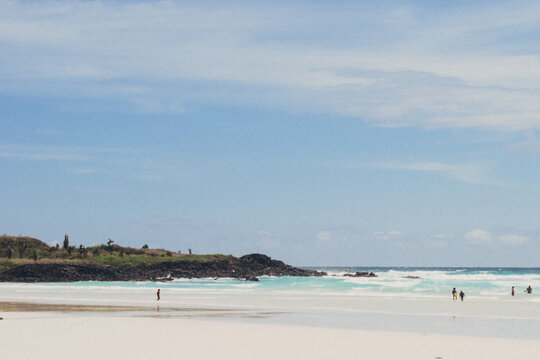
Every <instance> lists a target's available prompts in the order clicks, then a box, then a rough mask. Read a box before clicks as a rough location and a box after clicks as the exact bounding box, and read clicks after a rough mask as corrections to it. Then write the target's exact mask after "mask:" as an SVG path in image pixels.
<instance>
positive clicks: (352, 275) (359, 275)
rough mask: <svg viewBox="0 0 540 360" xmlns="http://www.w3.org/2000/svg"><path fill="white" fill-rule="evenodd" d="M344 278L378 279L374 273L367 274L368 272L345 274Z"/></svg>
mask: <svg viewBox="0 0 540 360" xmlns="http://www.w3.org/2000/svg"><path fill="white" fill-rule="evenodd" d="M343 276H348V277H377V275H376V274H375V273H373V272H367V271H357V272H355V273H346V274H343Z"/></svg>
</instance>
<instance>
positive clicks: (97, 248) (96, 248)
mask: <svg viewBox="0 0 540 360" xmlns="http://www.w3.org/2000/svg"><path fill="white" fill-rule="evenodd" d="M92 253H93V254H94V256H98V255H99V247H97V246H96V247H95V248H94V250H93V251H92Z"/></svg>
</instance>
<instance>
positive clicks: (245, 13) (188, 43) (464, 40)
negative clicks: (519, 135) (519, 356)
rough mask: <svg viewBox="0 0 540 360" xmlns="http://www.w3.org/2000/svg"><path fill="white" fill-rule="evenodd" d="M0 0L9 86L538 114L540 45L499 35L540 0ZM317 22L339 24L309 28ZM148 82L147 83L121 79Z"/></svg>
mask: <svg viewBox="0 0 540 360" xmlns="http://www.w3.org/2000/svg"><path fill="white" fill-rule="evenodd" d="M1 6H2V10H3V11H2V13H0V41H1V42H0V44H1V45H0V53H3V54H8V55H4V56H0V69H1V70H0V78H1V79H2V82H1V84H2V85H0V91H3V92H8V93H14V92H33V93H43V92H44V90H45V89H46V90H47V93H48V94H54V93H57V94H62V95H64V96H66V95H73V94H75V95H76V96H78V95H84V96H98V97H99V96H108V97H110V94H108V93H110V92H111V91H113V93H114V94H113V95H114V96H116V97H117V98H119V99H122V100H127V101H128V102H129V103H132V104H138V106H141V107H143V108H144V109H146V110H147V111H162V110H163V111H168V112H182V111H184V109H185V104H186V102H190V101H191V102H196V101H204V102H205V103H207V102H209V101H218V102H223V101H228V102H229V101H233V102H240V103H242V104H246V103H249V104H258V105H261V104H263V105H264V104H268V103H271V105H272V106H273V107H276V105H277V106H281V107H287V108H288V107H295V108H298V109H300V110H302V111H313V110H319V111H320V110H324V111H329V112H332V113H339V114H346V115H352V116H355V117H358V118H361V119H365V120H367V121H370V122H372V123H374V124H376V125H383V126H422V127H427V128H441V127H443V128H447V127H475V128H488V129H498V130H504V131H512V130H519V129H530V128H535V129H538V128H540V102H538V101H537V99H538V97H539V96H540V58H538V56H536V54H535V53H534V52H533V53H532V54H531V51H530V50H527V51H525V50H523V51H514V52H511V53H509V52H504V51H503V49H504V46H509V45H513V43H512V40H508V41H506V42H504V40H502V39H503V38H504V37H500V38H501V39H500V40H499V41H500V42H501V43H500V44H498V46H497V44H495V45H493V44H492V43H493V41H491V40H492V37H494V36H496V35H497V34H498V33H500V32H502V33H503V34H505V35H508V34H507V33H508V32H511V34H520V33H521V32H524V33H527V32H534V31H537V30H538V29H537V28H538V26H537V25H536V24H539V23H540V15H538V14H540V9H539V7H538V5H536V4H532V5H523V6H520V7H515V6H512V5H511V4H497V5H496V6H495V5H492V4H490V6H488V7H484V6H481V5H477V6H473V7H467V11H464V10H463V9H462V8H460V7H459V6H458V5H456V8H455V9H454V10H455V11H448V12H434V13H430V10H429V9H428V8H422V7H421V6H415V7H414V6H411V7H400V8H397V7H396V6H394V5H390V6H387V5H384V4H380V5H377V11H376V15H369V14H373V11H369V10H370V6H368V5H361V4H357V5H355V6H353V7H352V10H351V8H347V9H345V8H341V7H340V6H335V7H333V8H332V9H326V10H320V9H317V7H310V8H309V9H306V7H304V6H297V5H295V4H293V3H291V4H273V5H265V4H262V5H258V6H255V5H249V4H243V6H241V7H238V6H234V5H230V6H228V5H227V4H221V5H219V6H216V4H209V3H204V2H197V3H193V4H188V3H176V2H169V1H161V2H151V3H141V2H137V3H121V4H120V3H114V4H113V3H103V2H63V1H59V2H55V3H46V4H45V3H43V4H42V3H39V2H37V3H36V2H30V3H28V2H13V1H3V2H2V4H1ZM210 7H211V9H210ZM458 14H459V15H458ZM507 14H512V16H508V15H507ZM473 19H474V20H473ZM510 19H512V20H510ZM314 28H325V29H329V31H327V32H325V36H323V37H315V35H312V36H309V35H308V34H312V33H313V31H312V30H313V29H314ZM345 32H347V34H349V36H344V34H345ZM351 38H354V39H355V41H354V42H352V41H350V39H351ZM521 38H523V39H527V37H526V36H523V37H521ZM104 39H105V40H104ZM324 40H326V41H324ZM488 45H490V46H491V45H493V46H492V47H491V48H488ZM500 48H501V49H500ZM524 48H525V49H526V48H527V46H526V44H525V46H524ZM23 58H24V61H21V59H23ZM191 82H196V83H197V84H199V85H200V84H207V85H208V84H209V86H206V87H201V86H196V87H193V86H190V83H191ZM139 83H143V84H144V85H145V86H144V88H141V87H139V86H136V88H137V91H135V92H132V91H128V92H126V91H123V90H120V89H126V88H133V84H139ZM216 84H217V85H219V86H215V85H216ZM111 89H112V90H111ZM115 89H116V90H115Z"/></svg>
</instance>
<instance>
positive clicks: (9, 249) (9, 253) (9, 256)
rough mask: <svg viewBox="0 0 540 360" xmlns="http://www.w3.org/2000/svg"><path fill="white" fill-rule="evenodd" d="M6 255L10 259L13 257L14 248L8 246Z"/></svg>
mask: <svg viewBox="0 0 540 360" xmlns="http://www.w3.org/2000/svg"><path fill="white" fill-rule="evenodd" d="M6 255H7V257H8V259H11V257H12V256H13V250H11V247H8V248H7V250H6Z"/></svg>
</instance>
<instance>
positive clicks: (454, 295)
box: [452, 288, 457, 300]
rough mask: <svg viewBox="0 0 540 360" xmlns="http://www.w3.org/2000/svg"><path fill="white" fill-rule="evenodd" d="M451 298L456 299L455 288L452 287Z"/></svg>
mask: <svg viewBox="0 0 540 360" xmlns="http://www.w3.org/2000/svg"><path fill="white" fill-rule="evenodd" d="M452 300H457V291H456V288H453V289H452Z"/></svg>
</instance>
